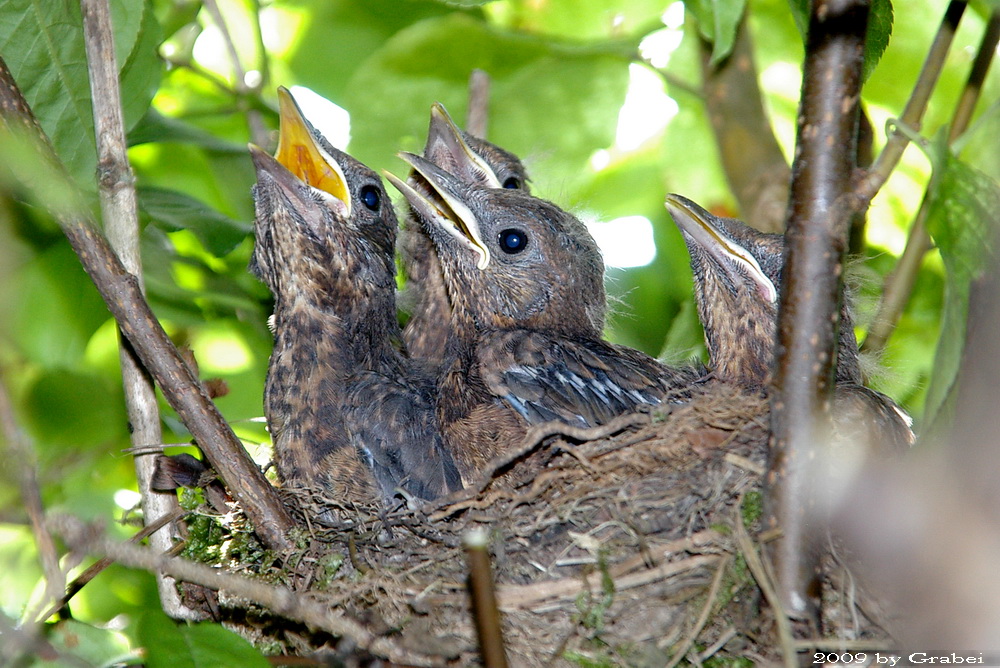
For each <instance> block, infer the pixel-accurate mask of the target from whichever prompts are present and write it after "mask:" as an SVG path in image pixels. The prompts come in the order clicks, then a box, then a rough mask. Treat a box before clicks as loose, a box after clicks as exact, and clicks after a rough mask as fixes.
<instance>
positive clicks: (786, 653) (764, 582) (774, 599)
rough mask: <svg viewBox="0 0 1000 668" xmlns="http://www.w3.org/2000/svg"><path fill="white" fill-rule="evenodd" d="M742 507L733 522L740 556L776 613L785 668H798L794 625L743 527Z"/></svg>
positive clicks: (737, 506) (737, 507) (740, 504)
mask: <svg viewBox="0 0 1000 668" xmlns="http://www.w3.org/2000/svg"><path fill="white" fill-rule="evenodd" d="M741 506H742V502H741V503H738V504H736V512H735V514H736V521H735V522H733V525H734V526H733V528H734V531H733V535H734V536H735V538H736V545H737V547H739V548H740V554H742V555H743V559H744V561H746V562H747V568H749V569H750V573H751V574H752V575H753V577H754V579H755V580H756V581H757V585H758V586H759V587H760V590H761V591H762V592H764V598H766V599H767V602H768V603H770V604H771V609H772V610H773V611H774V623H775V625H776V626H777V627H778V640H779V641H780V643H781V653H782V655H783V658H784V664H785V668H796V667H797V666H798V661H797V654H796V649H795V640H794V639H793V638H792V625H791V623H790V622H789V621H788V613H787V612H785V606H784V605H783V604H782V602H781V597H780V596H778V591H777V590H776V589H775V587H774V581H773V580H772V579H771V577H770V576H769V575H768V572H767V569H766V568H765V567H764V562H763V561H761V558H760V555H759V554H757V548H756V547H754V544H753V541H752V540H751V539H750V534H749V533H747V528H746V527H745V526H743V515H742V514H741V513H740V511H739V508H740V507H741Z"/></svg>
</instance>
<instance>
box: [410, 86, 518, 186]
mask: <svg viewBox="0 0 1000 668" xmlns="http://www.w3.org/2000/svg"><path fill="white" fill-rule="evenodd" d="M424 157H425V158H426V159H428V160H430V161H431V162H433V163H434V164H435V165H437V166H438V167H440V168H442V169H443V170H445V171H446V172H449V173H451V174H453V175H455V176H456V177H458V178H459V179H460V180H462V181H465V182H466V183H477V184H479V185H483V186H486V187H488V188H506V189H508V190H524V191H527V190H528V189H529V188H528V176H527V172H526V171H525V169H524V165H523V164H521V161H520V160H518V158H517V156H515V155H514V154H513V153H509V152H507V151H505V150H503V149H502V148H500V147H499V146H496V145H495V144H491V143H490V142H488V141H486V140H485V139H480V138H479V137H474V136H472V135H470V134H468V133H467V132H464V131H462V130H461V129H460V128H459V127H458V126H457V125H455V122H454V121H452V120H451V116H449V115H448V110H447V109H445V108H444V105H443V104H441V103H440V102H435V103H434V105H433V106H432V107H431V123H430V127H429V128H428V129H427V144H426V145H425V146H424ZM416 175H417V174H416V172H415V173H414V176H416Z"/></svg>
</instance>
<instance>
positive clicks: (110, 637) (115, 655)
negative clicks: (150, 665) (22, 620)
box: [34, 619, 138, 666]
mask: <svg viewBox="0 0 1000 668" xmlns="http://www.w3.org/2000/svg"><path fill="white" fill-rule="evenodd" d="M46 635H47V636H48V641H49V642H50V643H51V644H52V646H53V647H55V648H56V649H57V650H58V651H59V652H61V653H62V654H64V655H66V656H71V657H74V658H76V659H77V660H78V661H79V665H88V666H111V665H115V664H123V663H126V662H129V663H131V662H134V661H137V660H138V657H136V656H135V654H134V653H133V652H132V651H130V649H129V645H128V640H127V639H126V638H125V636H123V635H122V634H121V633H119V632H117V631H111V630H109V629H99V628H97V627H96V626H91V625H89V624H84V623H83V622H78V621H76V620H73V619H67V620H64V621H61V622H58V623H56V624H52V625H51V626H49V627H47V629H46ZM64 661H65V657H64V658H62V659H61V660H58V661H56V662H48V661H41V662H38V663H35V664H34V665H35V666H65V665H67V664H66V663H64Z"/></svg>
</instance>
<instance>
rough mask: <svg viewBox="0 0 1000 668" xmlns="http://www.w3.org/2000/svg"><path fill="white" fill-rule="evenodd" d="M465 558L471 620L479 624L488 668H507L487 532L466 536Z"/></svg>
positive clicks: (485, 664) (485, 663)
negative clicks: (466, 561) (470, 600)
mask: <svg viewBox="0 0 1000 668" xmlns="http://www.w3.org/2000/svg"><path fill="white" fill-rule="evenodd" d="M463 542H464V543H465V555H466V558H467V560H468V564H469V595H470V597H471V598H472V618H473V619H474V620H475V622H476V633H477V634H478V636H479V649H480V653H481V654H482V657H483V665H484V666H486V668H506V666H507V652H506V651H505V649H504V642H503V629H502V628H501V627H500V609H499V608H498V607H497V596H496V591H495V590H494V588H493V569H492V568H490V551H489V544H488V541H487V536H486V532H485V531H482V530H475V531H470V532H469V533H467V534H466V535H465V539H464V541H463Z"/></svg>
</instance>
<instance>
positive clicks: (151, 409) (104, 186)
mask: <svg viewBox="0 0 1000 668" xmlns="http://www.w3.org/2000/svg"><path fill="white" fill-rule="evenodd" d="M80 9H81V11H82V14H83V36H84V43H85V44H86V48H87V72H88V74H89V75H90V98H91V102H92V103H93V107H94V131H95V135H96V137H97V173H98V174H99V175H100V179H99V183H98V188H99V192H100V198H101V216H102V218H103V219H104V230H105V232H106V234H107V235H108V241H109V242H110V243H111V247H112V248H113V249H114V251H115V253H116V254H117V255H118V257H119V258H121V261H122V265H124V267H125V269H127V270H128V272H129V273H131V274H132V275H133V276H135V277H136V281H137V283H138V286H139V290H140V291H142V292H143V293H145V288H144V286H143V281H142V257H141V255H140V252H139V216H138V213H137V211H136V196H135V179H134V177H133V175H132V166H131V165H130V164H129V162H128V157H127V155H126V143H125V123H124V120H123V117H122V106H121V91H120V89H119V87H118V62H117V60H116V58H115V46H114V32H113V31H112V27H111V8H110V6H109V5H108V1H107V0H81V2H80ZM118 351H119V359H120V360H121V368H122V384H123V385H124V389H125V408H126V410H127V411H128V419H129V427H130V430H129V431H130V438H131V441H132V445H133V447H136V446H143V445H151V444H154V443H161V442H162V441H163V432H162V431H161V429H160V407H159V405H158V404H157V401H156V390H155V387H154V385H153V380H152V378H150V377H149V374H148V373H147V372H146V370H145V369H144V368H143V367H142V366H141V364H140V363H139V360H138V358H137V357H136V356H135V353H134V352H133V351H132V349H131V347H130V346H129V345H128V344H127V343H126V342H125V340H124V339H123V338H122V336H121V332H119V333H118ZM134 462H135V476H136V480H137V482H138V487H139V493H140V494H141V495H142V515H143V522H144V523H145V524H146V525H149V524H151V523H155V522H156V521H157V520H158V519H159V518H161V517H165V516H168V515H172V514H175V513H176V512H177V510H178V509H179V507H180V506H179V504H178V502H177V495H176V494H165V493H163V492H157V491H154V490H153V489H151V488H150V486H149V481H150V478H151V477H152V475H153V464H154V462H155V456H137V457H135V458H134ZM179 539H180V534H179V532H178V530H177V526H176V525H175V524H169V525H167V526H165V527H163V528H162V529H161V530H160V531H157V532H156V533H154V534H153V535H152V536H150V537H149V543H150V545H152V546H153V548H154V549H156V550H159V551H161V552H167V551H168V550H170V548H171V547H173V545H174V542H175V541H176V540H179ZM156 584H157V589H158V590H159V593H160V604H161V606H162V607H163V610H164V612H166V613H167V614H168V615H170V616H171V617H182V618H185V619H193V618H195V617H196V616H197V615H196V614H195V612H194V611H193V610H191V609H189V608H188V607H186V606H185V605H184V604H183V603H182V602H181V598H180V594H179V593H178V592H177V587H176V585H175V583H174V581H173V580H172V579H171V578H168V577H164V576H162V575H158V576H157V579H156Z"/></svg>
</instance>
